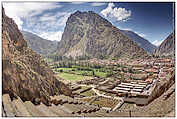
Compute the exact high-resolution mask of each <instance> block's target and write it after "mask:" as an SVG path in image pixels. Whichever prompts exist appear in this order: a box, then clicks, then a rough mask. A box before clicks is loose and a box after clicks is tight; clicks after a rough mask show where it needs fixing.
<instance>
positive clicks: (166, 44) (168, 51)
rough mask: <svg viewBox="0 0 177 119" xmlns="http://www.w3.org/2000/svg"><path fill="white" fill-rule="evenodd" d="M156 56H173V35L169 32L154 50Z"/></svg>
mask: <svg viewBox="0 0 177 119" xmlns="http://www.w3.org/2000/svg"><path fill="white" fill-rule="evenodd" d="M154 55H156V56H173V57H174V56H175V36H174V32H173V33H171V34H170V35H169V36H168V37H167V38H166V39H165V40H164V41H163V42H162V43H161V45H160V46H159V47H158V48H157V49H156V50H155V51H154Z"/></svg>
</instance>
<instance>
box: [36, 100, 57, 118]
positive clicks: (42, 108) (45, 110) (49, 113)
mask: <svg viewBox="0 0 177 119" xmlns="http://www.w3.org/2000/svg"><path fill="white" fill-rule="evenodd" d="M36 108H37V109H38V110H40V111H41V112H42V113H44V114H45V116H50V117H57V116H58V115H57V114H55V113H54V112H52V111H51V110H50V109H49V107H47V106H45V105H44V104H43V103H41V104H40V105H37V106H36Z"/></svg>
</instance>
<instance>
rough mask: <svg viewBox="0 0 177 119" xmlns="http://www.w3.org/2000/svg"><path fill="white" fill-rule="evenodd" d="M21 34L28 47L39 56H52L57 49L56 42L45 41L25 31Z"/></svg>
mask: <svg viewBox="0 0 177 119" xmlns="http://www.w3.org/2000/svg"><path fill="white" fill-rule="evenodd" d="M21 32H22V34H23V37H24V39H25V40H26V41H27V43H28V45H29V47H30V48H31V49H32V50H34V51H35V52H37V53H39V54H40V55H47V54H52V53H53V52H54V51H55V50H56V49H57V45H58V42H57V41H50V40H46V39H43V38H41V37H39V36H37V35H35V34H33V33H30V32H27V31H21Z"/></svg>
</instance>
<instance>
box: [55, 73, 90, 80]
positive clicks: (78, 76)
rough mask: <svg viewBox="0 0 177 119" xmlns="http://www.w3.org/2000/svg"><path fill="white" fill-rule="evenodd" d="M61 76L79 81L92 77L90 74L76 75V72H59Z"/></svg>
mask: <svg viewBox="0 0 177 119" xmlns="http://www.w3.org/2000/svg"><path fill="white" fill-rule="evenodd" d="M58 75H59V77H61V78H63V79H65V80H70V81H78V80H84V79H88V78H90V77H88V76H82V75H76V74H69V73H64V72H63V73H59V74H58Z"/></svg>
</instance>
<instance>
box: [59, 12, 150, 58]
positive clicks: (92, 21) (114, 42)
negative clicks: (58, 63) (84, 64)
mask: <svg viewBox="0 0 177 119" xmlns="http://www.w3.org/2000/svg"><path fill="white" fill-rule="evenodd" d="M57 54H58V55H62V56H63V55H64V56H68V57H69V56H71V57H78V56H88V57H94V58H105V57H106V58H112V57H118V58H120V57H121V58H125V57H127V58H136V57H142V56H145V55H147V52H146V51H145V50H144V49H143V48H141V47H140V46H138V45H137V44H136V43H135V42H133V41H132V40H131V39H130V38H129V37H127V36H126V35H125V34H124V33H122V32H121V31H120V30H119V29H118V28H116V27H115V26H113V25H112V24H111V23H110V22H109V21H108V20H106V19H104V18H102V17H101V16H99V15H98V14H96V13H94V12H92V11H89V12H80V11H77V12H75V13H74V14H71V16H70V17H69V18H68V20H67V23H66V27H65V29H64V33H63V35H62V39H61V41H60V42H59V45H58V49H57Z"/></svg>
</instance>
